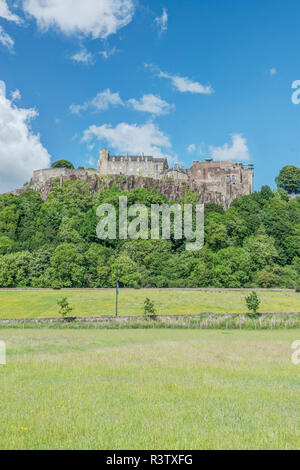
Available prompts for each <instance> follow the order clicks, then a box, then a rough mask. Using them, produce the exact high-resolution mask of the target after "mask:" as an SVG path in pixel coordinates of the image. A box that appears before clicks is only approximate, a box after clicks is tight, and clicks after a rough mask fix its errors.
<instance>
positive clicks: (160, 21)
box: [154, 8, 169, 34]
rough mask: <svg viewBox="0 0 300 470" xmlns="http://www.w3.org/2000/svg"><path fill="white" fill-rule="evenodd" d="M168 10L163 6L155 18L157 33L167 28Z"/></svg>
mask: <svg viewBox="0 0 300 470" xmlns="http://www.w3.org/2000/svg"><path fill="white" fill-rule="evenodd" d="M168 19H169V18H168V12H167V9H166V8H163V11H162V15H161V16H158V17H157V18H155V20H154V21H155V23H156V25H157V27H158V28H159V34H162V33H164V32H165V31H167V29H168Z"/></svg>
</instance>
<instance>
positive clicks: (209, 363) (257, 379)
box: [0, 330, 300, 450]
mask: <svg viewBox="0 0 300 470" xmlns="http://www.w3.org/2000/svg"><path fill="white" fill-rule="evenodd" d="M0 339H1V340H4V341H5V342H6V344H7V365H5V366H0V393H1V400H0V426H1V433H0V448H1V449H110V450H114V449H116V450H118V449H137V450H138V449H161V450H164V449H170V450H171V449H188V450H189V449H299V447H300V433H299V418H300V405H299V390H300V375H299V372H300V366H295V365H293V364H292V362H291V354H292V349H291V344H292V342H293V341H295V340H296V339H300V330H274V331H270V330H269V331H263V330H260V331H216V330H214V331H212V330H210V331H204V330H138V331H137V330H116V331H111V330H110V331H109V330H0Z"/></svg>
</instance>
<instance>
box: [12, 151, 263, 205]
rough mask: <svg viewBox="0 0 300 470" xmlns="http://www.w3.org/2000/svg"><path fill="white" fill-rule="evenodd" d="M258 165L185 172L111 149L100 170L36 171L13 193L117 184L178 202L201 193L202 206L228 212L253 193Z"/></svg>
mask: <svg viewBox="0 0 300 470" xmlns="http://www.w3.org/2000/svg"><path fill="white" fill-rule="evenodd" d="M253 177H254V165H252V164H247V165H245V164H243V163H235V162H232V161H214V160H213V159H212V158H207V159H205V160H204V161H202V162H200V161H194V162H193V165H192V166H191V167H190V168H188V169H185V168H184V167H180V166H179V165H178V164H176V165H175V166H174V167H173V168H169V165H168V161H167V159H166V158H154V157H152V156H145V155H140V156H139V155H136V156H129V155H123V156H117V155H110V152H109V151H108V150H107V149H103V150H101V152H100V159H99V161H98V165H97V170H91V169H88V170H86V169H78V170H75V169H69V168H50V169H45V170H37V171H34V173H33V177H32V179H31V181H30V183H29V184H28V185H26V186H24V187H23V188H21V189H18V190H15V191H13V194H21V193H22V192H24V191H26V189H28V188H31V189H34V190H35V191H38V192H39V193H40V194H41V196H42V198H43V199H44V200H47V198H48V194H49V192H50V190H51V187H52V185H53V182H54V181H55V180H57V178H58V179H59V180H60V184H61V185H63V184H64V182H65V181H67V180H85V181H86V182H87V183H88V184H89V185H90V187H91V192H97V191H103V190H105V189H108V188H109V187H111V186H112V185H113V184H114V185H116V186H118V187H120V188H121V189H124V190H132V189H135V188H139V187H140V188H147V189H149V190H153V189H154V188H155V189H156V190H157V191H159V192H161V193H162V194H165V195H166V196H167V197H168V198H169V199H173V200H178V199H179V198H180V197H181V196H183V195H184V194H186V193H187V192H188V191H195V192H198V193H199V195H200V200H201V202H202V203H204V204H205V203H208V202H215V203H216V204H219V205H222V206H223V207H224V208H225V209H227V208H228V207H229V206H230V204H231V202H232V201H233V200H234V199H236V198H240V197H242V196H245V195H247V194H251V193H252V192H253Z"/></svg>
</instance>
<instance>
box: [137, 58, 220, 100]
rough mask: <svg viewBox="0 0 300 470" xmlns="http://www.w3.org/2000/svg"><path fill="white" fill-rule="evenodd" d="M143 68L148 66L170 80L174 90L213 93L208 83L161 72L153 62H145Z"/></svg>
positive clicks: (158, 74)
mask: <svg viewBox="0 0 300 470" xmlns="http://www.w3.org/2000/svg"><path fill="white" fill-rule="evenodd" d="M144 66H145V68H149V69H150V70H152V71H153V72H154V73H156V75H157V76H158V77H160V78H166V79H168V80H170V81H171V82H172V84H173V86H174V87H175V88H176V90H178V91H180V92H181V93H187V92H188V93H199V94H203V95H211V94H212V93H214V90H213V88H212V87H211V86H210V85H202V84H201V83H199V82H195V81H193V80H191V79H189V78H187V77H182V76H180V75H171V74H170V73H166V72H163V71H162V70H159V68H158V67H156V66H155V65H153V64H145V65H144Z"/></svg>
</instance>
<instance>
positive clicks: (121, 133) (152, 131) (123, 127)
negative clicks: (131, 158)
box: [82, 122, 171, 157]
mask: <svg viewBox="0 0 300 470" xmlns="http://www.w3.org/2000/svg"><path fill="white" fill-rule="evenodd" d="M93 138H97V139H98V140H100V141H101V140H103V141H106V142H107V144H108V146H109V147H111V148H112V149H113V150H114V151H116V152H119V153H126V152H128V153H132V154H140V153H141V152H143V153H144V154H146V155H153V156H158V157H161V156H167V155H166V154H165V152H164V149H170V148H171V143H170V140H169V137H168V136H166V135H165V134H164V133H163V132H162V131H161V130H160V129H159V127H158V126H157V125H155V124H153V123H152V122H149V123H146V124H143V125H138V124H128V123H126V122H122V123H120V124H118V125H117V126H116V127H112V126H111V125H110V124H104V125H103V126H98V127H97V126H95V125H93V126H90V127H89V128H88V129H87V130H85V132H84V135H83V138H82V141H83V142H90V141H91V140H92V139H93Z"/></svg>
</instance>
